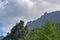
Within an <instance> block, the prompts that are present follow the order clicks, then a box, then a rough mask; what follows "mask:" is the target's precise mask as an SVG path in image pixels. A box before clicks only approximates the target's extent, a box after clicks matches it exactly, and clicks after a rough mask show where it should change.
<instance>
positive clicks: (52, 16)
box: [27, 11, 60, 28]
mask: <svg viewBox="0 0 60 40" xmlns="http://www.w3.org/2000/svg"><path fill="white" fill-rule="evenodd" d="M46 20H51V21H53V22H60V11H55V12H50V13H47V12H45V14H44V15H42V16H41V17H40V18H38V19H37V20H35V21H31V22H28V23H27V26H28V27H30V28H35V27H36V26H41V25H43V22H45V21H46Z"/></svg>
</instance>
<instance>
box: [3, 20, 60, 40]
mask: <svg viewBox="0 0 60 40" xmlns="http://www.w3.org/2000/svg"><path fill="white" fill-rule="evenodd" d="M3 40H60V23H53V22H52V21H50V20H47V21H45V23H44V24H43V26H40V27H37V28H34V29H29V28H28V27H27V26H25V27H24V22H23V21H22V20H21V21H20V23H17V24H16V25H15V26H14V27H13V28H12V30H11V33H10V34H9V33H8V35H7V36H6V37H5V38H4V39H3Z"/></svg>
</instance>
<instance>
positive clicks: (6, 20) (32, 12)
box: [0, 0, 60, 35]
mask: <svg viewBox="0 0 60 40" xmlns="http://www.w3.org/2000/svg"><path fill="white" fill-rule="evenodd" d="M57 3H58V4H57ZM56 10H60V3H59V1H56V2H55V1H54V0H53V1H52V0H5V1H0V21H1V22H2V23H3V24H4V26H3V27H2V30H3V32H5V33H7V32H10V30H11V28H12V27H13V26H14V25H15V24H16V23H17V22H19V21H20V20H21V19H22V20H24V21H25V24H26V23H27V21H30V20H35V19H37V18H39V17H41V16H42V15H43V14H44V12H46V11H47V12H52V11H56ZM5 35H6V34H5Z"/></svg>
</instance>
